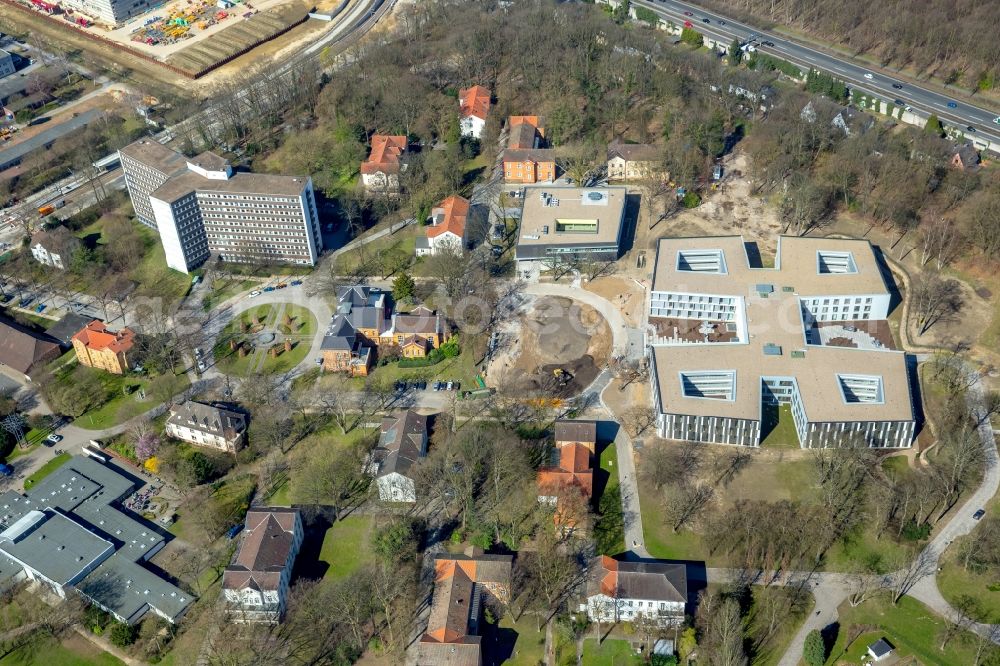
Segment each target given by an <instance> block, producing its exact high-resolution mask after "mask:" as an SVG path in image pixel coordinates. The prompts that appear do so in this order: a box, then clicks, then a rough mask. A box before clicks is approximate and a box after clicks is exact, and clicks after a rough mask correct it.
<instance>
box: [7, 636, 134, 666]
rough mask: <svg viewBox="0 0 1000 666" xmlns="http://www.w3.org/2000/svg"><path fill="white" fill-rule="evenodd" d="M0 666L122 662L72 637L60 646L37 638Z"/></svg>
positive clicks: (91, 665)
mask: <svg viewBox="0 0 1000 666" xmlns="http://www.w3.org/2000/svg"><path fill="white" fill-rule="evenodd" d="M0 666H124V662H122V661H121V660H120V659H118V658H117V657H115V656H114V655H110V654H108V653H107V652H103V651H101V650H99V649H97V648H96V647H94V646H93V645H92V644H91V643H89V642H88V641H87V640H86V639H84V638H83V637H82V636H77V635H72V636H70V637H69V638H67V639H66V641H65V642H64V643H59V642H58V641H57V640H56V639H55V638H52V637H51V636H46V635H41V634H39V635H38V637H37V638H36V639H35V640H33V641H32V642H30V643H28V644H26V645H24V646H22V647H20V648H18V649H17V650H15V651H14V652H11V653H10V654H7V655H5V656H4V657H3V658H0Z"/></svg>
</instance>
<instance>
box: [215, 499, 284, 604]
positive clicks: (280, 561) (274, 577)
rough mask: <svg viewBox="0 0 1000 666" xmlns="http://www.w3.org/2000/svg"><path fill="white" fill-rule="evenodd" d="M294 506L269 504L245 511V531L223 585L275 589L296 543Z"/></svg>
mask: <svg viewBox="0 0 1000 666" xmlns="http://www.w3.org/2000/svg"><path fill="white" fill-rule="evenodd" d="M297 516H298V510H297V509H289V508H287V507H269V508H264V509H251V510H250V511H248V512H247V519H246V532H245V533H244V536H243V543H242V544H241V545H240V551H239V553H238V554H237V555H236V560H235V561H234V562H233V564H231V565H229V566H228V567H226V571H225V573H224V574H223V580H222V586H223V587H224V588H225V589H229V590H233V589H242V588H244V587H255V588H257V589H262V590H266V589H271V590H275V589H278V586H279V584H280V581H281V572H282V570H283V569H284V568H285V564H286V563H287V562H288V555H289V553H290V552H291V550H292V547H293V546H294V543H295V536H296V535H295V529H296V523H297V522H298V520H297Z"/></svg>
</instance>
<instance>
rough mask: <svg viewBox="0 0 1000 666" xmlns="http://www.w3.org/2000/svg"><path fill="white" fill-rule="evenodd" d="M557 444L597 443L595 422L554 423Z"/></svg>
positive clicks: (560, 421) (562, 421)
mask: <svg viewBox="0 0 1000 666" xmlns="http://www.w3.org/2000/svg"><path fill="white" fill-rule="evenodd" d="M556 441H557V442H593V443H595V444H596V443H597V421H568V420H559V421H556Z"/></svg>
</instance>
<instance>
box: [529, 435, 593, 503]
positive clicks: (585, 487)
mask: <svg viewBox="0 0 1000 666" xmlns="http://www.w3.org/2000/svg"><path fill="white" fill-rule="evenodd" d="M573 486H576V487H577V488H579V489H580V492H582V493H583V494H584V495H586V496H587V497H593V496H594V470H593V468H592V467H591V465H590V450H589V449H587V447H585V446H583V445H582V444H568V445H566V446H564V447H562V448H561V449H560V450H559V466H558V467H542V468H541V469H539V470H538V487H539V488H540V489H541V491H542V493H543V494H546V495H556V496H558V495H559V493H560V491H561V490H563V489H565V488H571V487H573Z"/></svg>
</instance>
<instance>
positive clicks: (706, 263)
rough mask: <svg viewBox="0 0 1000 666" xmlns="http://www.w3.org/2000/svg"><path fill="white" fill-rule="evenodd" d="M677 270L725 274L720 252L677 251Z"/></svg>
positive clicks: (724, 265) (723, 257) (722, 256)
mask: <svg viewBox="0 0 1000 666" xmlns="http://www.w3.org/2000/svg"><path fill="white" fill-rule="evenodd" d="M677 270H678V271H685V272H688V273H718V274H723V273H726V255H725V254H724V253H723V252H722V250H678V252H677Z"/></svg>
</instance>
